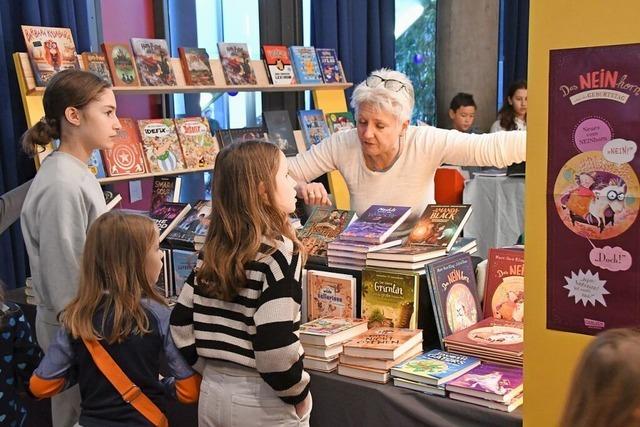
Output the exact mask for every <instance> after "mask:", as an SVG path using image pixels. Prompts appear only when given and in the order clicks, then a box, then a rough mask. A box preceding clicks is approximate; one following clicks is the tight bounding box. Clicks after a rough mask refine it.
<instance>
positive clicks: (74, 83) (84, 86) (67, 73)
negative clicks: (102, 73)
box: [20, 70, 111, 156]
mask: <svg viewBox="0 0 640 427" xmlns="http://www.w3.org/2000/svg"><path fill="white" fill-rule="evenodd" d="M109 87H111V85H110V84H109V82H107V81H105V80H103V79H102V78H100V77H98V76H97V75H95V74H93V73H90V72H88V71H81V70H64V71H60V72H59V73H56V74H55V75H54V76H53V77H51V79H50V80H49V82H48V83H47V87H46V89H45V90H44V96H43V97H42V103H43V104H44V117H43V118H42V119H40V121H39V122H38V123H36V124H35V125H33V126H32V127H30V128H29V129H27V131H26V132H25V133H24V134H23V135H22V138H21V140H20V144H21V145H22V149H23V150H24V152H25V153H27V154H28V155H30V156H34V155H36V153H37V151H38V148H37V146H40V147H46V146H47V145H48V144H50V143H51V141H52V140H54V139H58V138H60V133H61V129H62V121H63V120H65V115H64V113H65V110H66V109H67V108H69V107H75V108H77V109H82V108H83V107H85V106H86V105H87V104H88V103H90V102H91V101H94V100H95V99H96V98H98V97H99V96H100V94H101V93H102V91H103V90H105V89H107V88H109Z"/></svg>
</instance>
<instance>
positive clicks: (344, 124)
mask: <svg viewBox="0 0 640 427" xmlns="http://www.w3.org/2000/svg"><path fill="white" fill-rule="evenodd" d="M326 117H327V126H329V130H330V131H331V133H336V132H340V131H341V130H349V129H355V127H356V121H355V120H354V118H353V113H351V111H343V112H338V113H328V114H327V116H326Z"/></svg>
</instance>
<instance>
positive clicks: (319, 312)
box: [307, 270, 357, 320]
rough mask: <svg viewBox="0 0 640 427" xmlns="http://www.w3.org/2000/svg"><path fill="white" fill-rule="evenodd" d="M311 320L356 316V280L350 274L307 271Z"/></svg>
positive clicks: (308, 307) (308, 306)
mask: <svg viewBox="0 0 640 427" xmlns="http://www.w3.org/2000/svg"><path fill="white" fill-rule="evenodd" d="M307 295H308V305H307V310H308V316H309V320H315V319H319V318H321V317H355V316H356V300H357V295H356V278H355V277H353V276H351V275H350V274H340V273H332V272H328V271H317V270H307Z"/></svg>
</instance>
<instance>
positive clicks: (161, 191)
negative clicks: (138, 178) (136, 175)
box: [151, 176, 181, 210]
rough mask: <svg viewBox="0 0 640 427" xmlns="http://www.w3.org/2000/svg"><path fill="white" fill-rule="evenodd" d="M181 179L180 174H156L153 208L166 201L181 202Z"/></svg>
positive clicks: (152, 194)
mask: <svg viewBox="0 0 640 427" xmlns="http://www.w3.org/2000/svg"><path fill="white" fill-rule="evenodd" d="M180 181H181V178H180V177H179V176H154V177H153V191H152V193H151V210H154V209H155V208H157V207H158V206H160V205H162V204H164V203H166V202H179V201H180Z"/></svg>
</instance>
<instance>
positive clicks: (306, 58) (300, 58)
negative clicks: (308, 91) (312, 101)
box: [289, 46, 323, 84]
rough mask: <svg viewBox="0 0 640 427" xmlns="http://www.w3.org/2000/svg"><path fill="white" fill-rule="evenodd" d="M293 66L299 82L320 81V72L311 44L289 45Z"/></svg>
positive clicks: (310, 82) (312, 82) (311, 82)
mask: <svg viewBox="0 0 640 427" xmlns="http://www.w3.org/2000/svg"><path fill="white" fill-rule="evenodd" d="M289 52H291V59H292V61H293V68H294V71H295V75H296V77H297V80H298V83H300V84H314V83H322V82H323V80H322V72H321V71H320V65H318V59H317V57H316V50H315V49H314V48H313V46H291V47H289Z"/></svg>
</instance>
